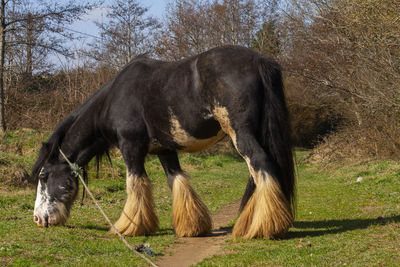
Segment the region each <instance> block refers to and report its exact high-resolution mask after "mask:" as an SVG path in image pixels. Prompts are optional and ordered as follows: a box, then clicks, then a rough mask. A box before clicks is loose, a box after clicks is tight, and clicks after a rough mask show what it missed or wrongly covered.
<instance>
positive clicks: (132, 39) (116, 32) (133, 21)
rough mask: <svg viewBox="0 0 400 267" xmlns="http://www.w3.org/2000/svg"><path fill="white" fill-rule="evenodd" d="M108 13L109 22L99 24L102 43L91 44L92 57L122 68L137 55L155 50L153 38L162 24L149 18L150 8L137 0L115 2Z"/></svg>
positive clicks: (118, 0)
mask: <svg viewBox="0 0 400 267" xmlns="http://www.w3.org/2000/svg"><path fill="white" fill-rule="evenodd" d="M108 10H109V11H108V12H107V15H106V21H102V22H96V25H97V26H98V27H99V29H100V34H101V41H100V42H98V40H96V42H94V43H93V44H92V47H93V49H92V50H91V51H90V55H91V56H92V57H94V58H95V59H96V60H99V61H102V62H103V63H104V64H108V65H110V66H113V67H115V68H117V69H119V68H121V67H122V66H124V65H126V64H127V63H128V62H129V61H131V60H132V59H133V58H134V57H135V56H137V55H139V54H144V53H149V52H152V51H153V43H154V42H153V39H152V36H153V34H154V31H155V30H157V28H159V27H160V24H159V23H158V21H157V20H156V19H155V18H153V17H151V16H147V15H146V13H147V12H148V8H146V7H142V6H141V5H140V4H139V3H138V1H136V0H126V1H123V0H115V1H114V2H113V4H112V5H111V6H109V7H108Z"/></svg>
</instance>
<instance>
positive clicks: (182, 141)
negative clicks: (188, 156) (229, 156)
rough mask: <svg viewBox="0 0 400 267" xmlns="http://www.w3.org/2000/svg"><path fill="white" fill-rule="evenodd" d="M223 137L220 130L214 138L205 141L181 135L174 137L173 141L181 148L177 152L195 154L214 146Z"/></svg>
mask: <svg viewBox="0 0 400 267" xmlns="http://www.w3.org/2000/svg"><path fill="white" fill-rule="evenodd" d="M224 136H225V133H224V132H223V131H222V130H220V131H219V132H218V133H217V134H216V135H215V136H212V137H210V138H207V139H197V138H195V137H193V136H190V135H186V134H183V135H176V136H174V141H175V142H176V143H177V144H178V145H179V146H181V147H183V148H182V149H179V151H183V152H197V151H201V150H203V149H206V148H208V147H210V146H212V145H214V144H215V143H217V142H218V141H219V140H221V139H222V138H223V137H224Z"/></svg>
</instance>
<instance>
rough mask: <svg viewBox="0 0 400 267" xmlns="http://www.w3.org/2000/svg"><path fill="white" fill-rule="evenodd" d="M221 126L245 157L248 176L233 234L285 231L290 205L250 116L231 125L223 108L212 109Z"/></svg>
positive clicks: (251, 235)
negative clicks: (216, 110)
mask: <svg viewBox="0 0 400 267" xmlns="http://www.w3.org/2000/svg"><path fill="white" fill-rule="evenodd" d="M215 116H216V118H217V120H218V121H219V122H220V124H221V127H222V129H223V130H224V131H225V132H226V133H227V134H228V135H229V136H230V137H231V139H232V141H233V143H234V145H235V147H236V149H237V151H238V152H239V154H240V155H241V156H242V157H243V158H244V159H245V161H246V163H247V165H248V168H249V172H250V175H251V177H250V179H249V182H248V185H247V188H246V191H245V194H244V196H243V200H242V207H241V214H240V216H239V218H238V220H237V222H236V224H235V226H234V229H233V236H234V237H244V238H254V237H266V238H277V237H280V236H282V235H283V234H285V233H286V232H287V231H288V229H289V227H290V226H291V224H292V222H293V215H292V210H291V205H290V203H289V201H288V200H287V198H286V197H285V194H284V193H283V191H282V189H281V186H280V184H279V180H278V179H279V176H278V175H277V172H278V170H277V166H276V164H275V163H274V161H273V160H272V159H271V158H270V157H269V156H268V154H267V153H266V151H265V148H263V147H262V146H261V145H260V141H259V140H257V137H256V135H255V134H254V133H253V132H254V131H253V129H252V127H250V125H252V122H251V120H248V119H246V118H241V120H240V119H237V118H236V119H237V121H239V123H238V125H241V126H235V125H232V123H231V121H230V119H229V114H228V112H227V110H226V109H225V108H221V109H220V110H218V112H215ZM243 125H246V127H243Z"/></svg>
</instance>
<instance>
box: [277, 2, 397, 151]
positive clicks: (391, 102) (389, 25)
mask: <svg viewBox="0 0 400 267" xmlns="http://www.w3.org/2000/svg"><path fill="white" fill-rule="evenodd" d="M286 12H287V13H286V20H285V23H283V25H284V26H285V32H286V33H285V36H286V37H287V38H285V39H284V40H285V44H284V45H283V46H282V47H284V49H285V55H286V57H285V61H284V62H285V64H284V65H285V67H286V69H287V70H288V71H290V76H291V78H292V79H296V81H297V84H299V86H298V89H299V90H301V95H303V96H307V99H306V98H305V97H303V100H304V101H308V102H309V103H310V102H312V103H314V104H315V105H319V106H329V107H330V108H332V109H334V110H336V112H337V113H338V114H341V116H342V117H343V119H344V120H343V121H344V122H346V124H347V126H346V129H347V130H348V133H349V132H351V134H349V135H351V138H353V139H352V141H353V143H357V142H361V141H362V140H365V142H364V143H363V144H362V145H360V146H359V147H362V148H363V149H364V148H367V147H368V149H369V150H370V152H368V153H370V155H371V154H375V155H376V156H377V155H378V154H379V153H380V152H379V151H382V150H383V149H387V151H392V152H388V153H395V152H394V151H396V149H397V153H399V151H400V138H399V136H400V131H399V130H398V129H400V123H399V120H398V118H399V117H400V87H399V84H400V48H399V45H398V40H400V24H399V23H398V14H400V5H399V3H398V1H390V0H378V1H349V0H334V1H322V0H312V1H309V0H308V1H305V0H304V1H303V0H301V1H298V0H296V1H294V0H293V1H291V9H289V10H287V11H286ZM350 129H351V130H350ZM342 139H344V140H349V139H350V138H349V137H345V138H342ZM378 140H381V143H379V144H378V143H377V142H378ZM396 147H397V148H396ZM385 153H386V152H385Z"/></svg>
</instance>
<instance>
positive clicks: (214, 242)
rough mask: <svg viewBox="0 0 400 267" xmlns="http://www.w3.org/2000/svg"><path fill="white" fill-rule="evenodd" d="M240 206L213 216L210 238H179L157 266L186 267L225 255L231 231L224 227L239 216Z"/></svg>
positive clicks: (238, 201)
mask: <svg viewBox="0 0 400 267" xmlns="http://www.w3.org/2000/svg"><path fill="white" fill-rule="evenodd" d="M239 206H240V200H237V201H235V202H233V203H231V204H229V205H227V206H225V207H223V208H222V209H221V210H219V211H218V212H217V213H216V214H214V215H213V216H212V221H213V230H212V233H211V234H210V235H209V236H205V237H190V238H188V237H183V238H179V239H178V242H177V244H176V245H174V246H173V247H172V248H170V249H168V250H167V251H166V253H165V256H163V257H160V258H159V259H158V260H157V262H156V264H157V265H158V266H160V267H173V266H179V267H185V266H190V265H193V264H196V263H199V262H201V261H202V260H203V259H205V258H209V257H212V256H214V255H218V254H222V253H224V252H223V250H222V243H223V242H224V241H225V240H226V239H228V238H230V236H231V229H230V228H224V227H226V226H227V225H228V224H229V223H230V222H231V221H232V220H233V219H234V218H235V217H236V216H237V215H238V210H239Z"/></svg>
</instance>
